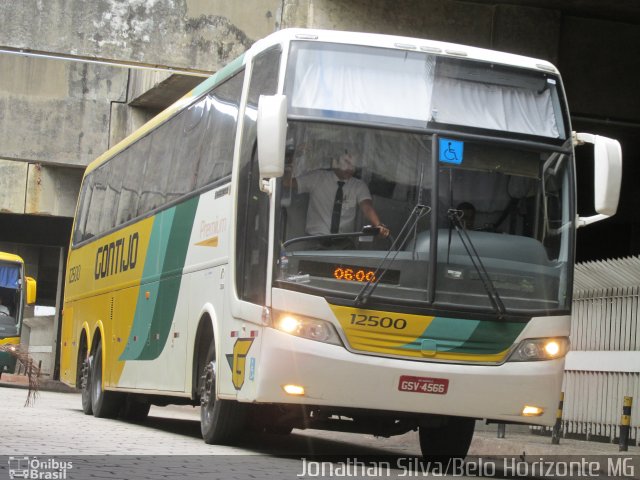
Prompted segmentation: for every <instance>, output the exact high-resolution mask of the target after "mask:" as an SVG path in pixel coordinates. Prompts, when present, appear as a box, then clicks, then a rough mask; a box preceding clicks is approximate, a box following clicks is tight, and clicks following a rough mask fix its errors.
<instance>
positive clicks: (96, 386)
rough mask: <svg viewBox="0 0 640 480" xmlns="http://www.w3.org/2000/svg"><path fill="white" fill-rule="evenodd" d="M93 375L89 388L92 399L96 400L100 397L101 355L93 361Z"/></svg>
mask: <svg viewBox="0 0 640 480" xmlns="http://www.w3.org/2000/svg"><path fill="white" fill-rule="evenodd" d="M95 373H96V374H95V375H93V378H92V381H91V388H92V389H93V398H94V399H96V400H97V399H98V398H100V396H101V395H102V355H101V354H99V355H96V360H95Z"/></svg>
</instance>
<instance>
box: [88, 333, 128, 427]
mask: <svg viewBox="0 0 640 480" xmlns="http://www.w3.org/2000/svg"><path fill="white" fill-rule="evenodd" d="M102 338H103V337H102V330H101V329H100V328H99V327H98V328H97V329H96V332H95V334H94V338H93V342H92V345H91V355H90V358H91V361H90V364H91V370H90V374H89V379H90V381H89V392H90V397H91V410H92V413H93V416H94V417H99V418H114V417H116V416H117V415H118V413H119V411H120V408H121V406H122V395H120V394H119V393H118V392H111V391H108V390H105V389H104V383H103V378H102V371H103V368H102V362H103V359H104V355H103V353H102V352H103V341H102Z"/></svg>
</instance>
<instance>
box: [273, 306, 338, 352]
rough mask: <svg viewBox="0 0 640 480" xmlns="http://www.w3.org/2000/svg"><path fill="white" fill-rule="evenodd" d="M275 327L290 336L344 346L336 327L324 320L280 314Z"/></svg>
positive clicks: (276, 316)
mask: <svg viewBox="0 0 640 480" xmlns="http://www.w3.org/2000/svg"><path fill="white" fill-rule="evenodd" d="M273 325H274V327H275V328H277V329H278V330H280V331H282V332H285V333H288V334H290V335H295V336H296V337H302V338H308V339H309V340H315V341H316V342H323V343H331V344H333V345H342V342H341V341H340V337H338V332H336V329H335V328H334V326H333V325H332V324H331V323H329V322H325V321H324V320H318V319H317V318H309V317H304V316H301V315H292V314H289V313H280V314H276V315H275V322H273Z"/></svg>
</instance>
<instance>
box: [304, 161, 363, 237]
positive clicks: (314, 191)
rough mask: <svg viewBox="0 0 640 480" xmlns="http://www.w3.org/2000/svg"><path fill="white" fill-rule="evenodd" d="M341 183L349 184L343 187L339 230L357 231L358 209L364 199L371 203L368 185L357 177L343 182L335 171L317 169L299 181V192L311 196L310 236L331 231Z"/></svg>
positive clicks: (306, 228)
mask: <svg viewBox="0 0 640 480" xmlns="http://www.w3.org/2000/svg"><path fill="white" fill-rule="evenodd" d="M339 181H344V182H345V183H344V185H343V187H342V194H343V199H342V211H341V213H340V229H339V231H340V232H353V231H354V228H355V220H356V213H357V211H358V206H359V205H360V203H362V201H364V200H371V194H370V193H369V189H368V188H367V184H366V183H364V182H363V181H362V180H360V179H359V178H355V177H351V178H349V179H348V180H340V178H338V176H337V175H336V174H335V173H334V171H333V170H314V171H312V172H309V173H305V174H303V175H300V176H299V177H297V178H296V183H297V185H298V193H309V208H308V209H307V223H306V227H305V231H306V232H307V234H308V235H325V234H328V233H330V232H331V214H332V213H333V202H334V200H335V198H336V191H337V190H338V182H339Z"/></svg>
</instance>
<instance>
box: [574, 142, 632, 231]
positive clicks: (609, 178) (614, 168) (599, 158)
mask: <svg viewBox="0 0 640 480" xmlns="http://www.w3.org/2000/svg"><path fill="white" fill-rule="evenodd" d="M573 143H574V145H584V144H585V143H590V144H592V145H593V159H594V197H595V198H594V201H595V209H596V212H597V215H592V216H590V217H580V216H578V218H577V219H576V227H583V226H586V225H589V224H591V223H595V222H599V221H600V220H604V219H606V218H609V217H611V216H613V215H615V213H616V211H617V209H618V200H619V198H620V184H621V181H622V149H621V147H620V143H619V142H618V141H617V140H613V139H611V138H607V137H602V136H600V135H592V134H590V133H576V132H573Z"/></svg>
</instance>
